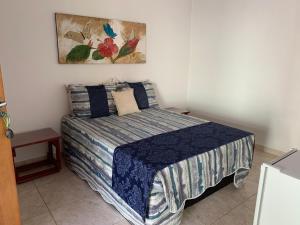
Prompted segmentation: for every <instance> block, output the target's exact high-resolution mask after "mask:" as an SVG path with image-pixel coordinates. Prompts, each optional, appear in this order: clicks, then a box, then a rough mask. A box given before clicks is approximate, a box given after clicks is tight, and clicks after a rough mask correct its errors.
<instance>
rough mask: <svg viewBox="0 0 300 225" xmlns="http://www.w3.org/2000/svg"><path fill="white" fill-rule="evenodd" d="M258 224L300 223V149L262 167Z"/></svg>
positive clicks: (256, 218)
mask: <svg viewBox="0 0 300 225" xmlns="http://www.w3.org/2000/svg"><path fill="white" fill-rule="evenodd" d="M254 225H300V151H297V150H292V151H290V152H289V153H287V154H286V155H284V156H282V157H280V158H279V159H276V160H274V161H272V162H271V163H264V164H263V165H262V166H261V172H260V179H259V187H258V193H257V200H256V208H255V216H254Z"/></svg>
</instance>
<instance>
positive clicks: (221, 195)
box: [18, 151, 274, 225]
mask: <svg viewBox="0 0 300 225" xmlns="http://www.w3.org/2000/svg"><path fill="white" fill-rule="evenodd" d="M273 158H274V156H273V155H270V154H267V153H264V152H261V151H256V152H255V156H254V166H253V168H252V170H251V172H250V175H249V176H248V178H247V181H246V184H245V185H244V186H243V187H242V188H241V189H235V188H234V187H233V185H229V186H227V187H225V188H223V189H222V190H220V191H218V192H216V193H215V194H213V195H211V196H209V197H208V198H206V199H204V200H203V201H201V202H199V203H197V204H195V205H194V206H192V207H190V208H188V209H186V210H185V212H184V216H183V221H182V224H184V225H194V224H198V225H251V224H252V220H253V215H254V208H255V201H256V192H257V186H258V180H259V169H260V165H261V163H262V162H264V161H270V160H272V159H273ZM18 192H19V198H20V207H21V217H22V221H23V225H123V224H124V225H128V224H129V223H128V222H127V221H126V220H125V219H124V218H123V217H122V216H121V215H120V214H119V213H118V212H117V211H116V210H115V209H114V208H113V207H112V206H110V205H109V204H107V203H105V202H104V201H103V200H102V198H101V196H100V195H99V194H97V193H95V192H94V191H92V189H91V188H90V187H89V186H88V185H87V184H86V183H85V182H84V181H82V180H81V179H79V178H78V177H77V176H76V175H75V174H73V173H72V172H71V171H70V170H68V169H67V168H65V167H64V168H63V169H62V171H61V172H60V173H57V174H54V175H50V176H48V177H44V178H41V179H38V180H35V181H32V182H28V183H25V184H21V185H19V186H18Z"/></svg>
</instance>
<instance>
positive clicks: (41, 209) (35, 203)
mask: <svg viewBox="0 0 300 225" xmlns="http://www.w3.org/2000/svg"><path fill="white" fill-rule="evenodd" d="M19 200H20V211H21V219H22V221H24V220H26V219H29V218H33V217H35V216H39V215H42V214H46V213H48V209H47V207H46V205H45V203H44V202H43V200H42V198H41V196H40V194H39V193H38V191H37V189H33V190H31V191H28V192H26V193H23V194H19Z"/></svg>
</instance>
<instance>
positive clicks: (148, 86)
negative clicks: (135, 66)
mask: <svg viewBox="0 0 300 225" xmlns="http://www.w3.org/2000/svg"><path fill="white" fill-rule="evenodd" d="M142 83H143V85H144V87H145V90H146V93H147V96H148V102H149V107H158V103H157V101H156V96H155V91H154V88H153V84H152V83H151V82H150V81H148V80H146V81H143V82H142Z"/></svg>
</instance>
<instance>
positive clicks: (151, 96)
mask: <svg viewBox="0 0 300 225" xmlns="http://www.w3.org/2000/svg"><path fill="white" fill-rule="evenodd" d="M141 83H142V84H143V85H144V88H145V90H146V94H147V97H148V102H149V107H158V103H157V101H156V96H155V90H154V87H153V84H152V83H151V82H150V81H148V80H146V81H142V82H141ZM123 88H130V86H129V85H128V83H127V82H120V83H118V84H117V89H119V90H122V89H123Z"/></svg>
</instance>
